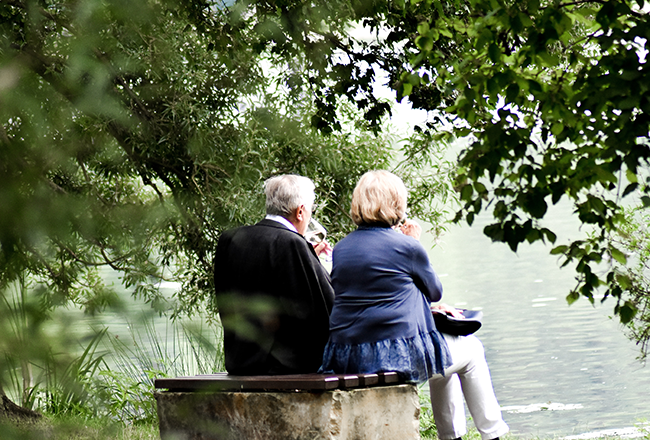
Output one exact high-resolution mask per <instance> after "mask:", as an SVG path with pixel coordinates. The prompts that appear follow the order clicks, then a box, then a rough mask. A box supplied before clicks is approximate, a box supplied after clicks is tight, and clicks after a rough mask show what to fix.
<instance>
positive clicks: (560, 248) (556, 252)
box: [551, 244, 569, 255]
mask: <svg viewBox="0 0 650 440" xmlns="http://www.w3.org/2000/svg"><path fill="white" fill-rule="evenodd" d="M567 250H569V246H567V245H564V244H562V245H560V246H555V247H554V248H553V249H551V255H562V254H565V253H566V251H567Z"/></svg>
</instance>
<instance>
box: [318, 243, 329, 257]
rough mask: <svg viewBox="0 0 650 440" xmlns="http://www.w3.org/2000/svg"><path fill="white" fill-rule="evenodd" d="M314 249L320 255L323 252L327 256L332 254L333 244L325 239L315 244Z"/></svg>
mask: <svg viewBox="0 0 650 440" xmlns="http://www.w3.org/2000/svg"><path fill="white" fill-rule="evenodd" d="M314 250H315V251H316V255H318V256H319V257H320V255H321V254H325V255H327V256H331V255H332V246H330V244H329V243H328V242H327V241H325V240H323V241H321V242H320V243H318V244H316V245H314Z"/></svg>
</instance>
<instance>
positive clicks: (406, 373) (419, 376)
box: [319, 330, 452, 383]
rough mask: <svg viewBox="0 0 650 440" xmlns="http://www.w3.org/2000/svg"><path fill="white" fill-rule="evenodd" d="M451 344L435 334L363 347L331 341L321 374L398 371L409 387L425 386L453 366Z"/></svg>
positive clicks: (388, 340)
mask: <svg viewBox="0 0 650 440" xmlns="http://www.w3.org/2000/svg"><path fill="white" fill-rule="evenodd" d="M451 363H452V362H451V355H450V353H449V349H448V347H447V343H446V342H445V340H444V338H443V337H442V335H441V334H440V333H438V332H437V331H435V330H432V331H431V332H428V333H420V334H419V335H417V336H414V337H412V338H398V339H384V340H382V341H377V342H367V343H363V344H339V343H336V342H332V341H329V342H328V343H327V345H326V346H325V350H324V353H323V365H322V366H321V368H320V370H319V372H320V373H338V374H342V373H349V374H354V373H381V372H388V371H395V372H397V373H398V374H399V375H400V378H401V379H402V380H403V381H405V382H409V383H422V382H424V381H426V380H427V379H429V378H430V377H431V376H433V375H434V374H444V370H445V368H447V367H449V366H450V365H451Z"/></svg>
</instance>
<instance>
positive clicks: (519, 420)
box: [422, 208, 650, 438]
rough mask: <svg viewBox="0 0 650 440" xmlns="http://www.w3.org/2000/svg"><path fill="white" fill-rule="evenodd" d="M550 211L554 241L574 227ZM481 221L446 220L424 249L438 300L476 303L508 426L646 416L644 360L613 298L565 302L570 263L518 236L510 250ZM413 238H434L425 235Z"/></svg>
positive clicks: (557, 426)
mask: <svg viewBox="0 0 650 440" xmlns="http://www.w3.org/2000/svg"><path fill="white" fill-rule="evenodd" d="M550 220H551V221H550V223H549V224H548V225H547V226H548V227H550V228H551V229H552V230H554V231H556V232H557V233H558V235H559V238H558V242H557V243H556V244H560V243H562V242H563V240H564V242H566V240H567V239H568V237H572V238H577V235H578V234H580V231H578V230H577V229H576V228H575V225H574V224H573V223H572V220H571V215H570V211H568V210H566V209H562V208H558V209H554V211H552V212H551V213H550ZM486 224H487V219H480V218H479V219H478V220H477V221H476V222H475V224H474V226H473V227H472V228H468V227H467V226H464V227H452V228H451V229H450V230H449V232H448V233H447V234H446V235H444V236H443V237H442V238H441V240H440V242H439V243H438V244H437V245H436V246H435V247H434V248H433V249H432V250H431V251H430V253H429V255H430V258H431V262H432V265H433V267H434V269H435V270H436V272H437V273H438V274H439V275H440V277H441V280H442V282H443V285H444V289H445V290H444V295H443V302H446V303H449V304H453V305H456V306H458V307H465V308H470V309H482V310H483V312H484V320H483V328H482V329H481V330H479V332H478V333H477V336H479V337H480V339H481V340H482V341H483V344H484V345H485V351H486V356H487V359H488V363H489V365H490V370H491V372H492V379H493V384H494V387H495V391H496V394H497V398H498V399H499V403H500V404H501V407H502V411H503V414H504V418H505V420H506V422H507V423H508V424H509V425H510V428H511V432H512V433H513V434H516V435H518V436H522V437H533V436H540V437H546V438H548V437H553V436H558V437H560V436H571V435H579V434H583V433H592V434H594V433H595V432H596V431H601V430H610V429H617V430H620V429H623V428H628V427H632V426H634V425H635V424H638V423H639V421H644V420H650V367H645V366H644V365H643V364H642V363H640V362H639V361H638V360H637V359H636V357H637V355H638V354H639V351H638V347H637V346H636V345H635V344H634V343H633V342H631V341H629V340H628V339H627V338H626V337H625V335H624V333H623V332H622V330H621V328H620V325H619V324H618V323H617V321H615V320H612V319H610V318H609V316H610V315H611V314H612V312H613V307H614V302H613V301H611V300H607V301H605V303H604V304H600V303H599V302H597V303H596V305H595V306H592V305H591V304H590V303H589V302H588V301H587V300H586V299H580V300H579V301H578V302H576V303H574V304H573V305H571V306H568V305H567V302H566V300H565V297H566V295H567V294H568V292H569V291H570V289H571V288H572V287H573V286H574V278H573V277H574V272H573V269H572V267H566V268H564V269H560V268H559V264H558V260H557V258H556V257H554V256H551V255H549V254H548V251H549V250H550V247H545V246H544V245H542V244H535V245H528V244H525V245H522V246H521V247H520V249H519V251H518V253H517V254H514V253H512V252H511V251H510V249H509V247H508V246H507V245H504V244H499V243H495V244H492V243H491V241H490V239H489V238H487V237H485V236H484V235H483V233H482V229H483V227H484V226H485V225H486ZM422 241H423V243H424V244H425V247H427V248H428V249H430V248H431V247H432V246H433V243H432V240H431V238H430V237H426V236H425V237H424V238H423V239H422ZM594 435H595V434H594Z"/></svg>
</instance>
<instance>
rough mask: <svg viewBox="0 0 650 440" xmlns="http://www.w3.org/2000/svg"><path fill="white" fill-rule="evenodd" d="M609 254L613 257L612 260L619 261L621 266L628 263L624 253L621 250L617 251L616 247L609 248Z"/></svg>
mask: <svg viewBox="0 0 650 440" xmlns="http://www.w3.org/2000/svg"><path fill="white" fill-rule="evenodd" d="M609 253H610V255H611V256H612V258H613V259H614V260H616V261H618V262H619V263H621V264H623V265H624V264H626V263H627V257H626V256H625V254H624V253H623V252H621V251H620V250H618V249H616V248H615V247H614V246H612V247H610V248H609Z"/></svg>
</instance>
